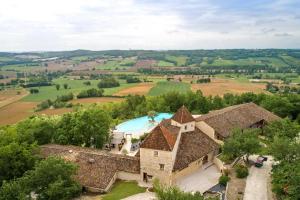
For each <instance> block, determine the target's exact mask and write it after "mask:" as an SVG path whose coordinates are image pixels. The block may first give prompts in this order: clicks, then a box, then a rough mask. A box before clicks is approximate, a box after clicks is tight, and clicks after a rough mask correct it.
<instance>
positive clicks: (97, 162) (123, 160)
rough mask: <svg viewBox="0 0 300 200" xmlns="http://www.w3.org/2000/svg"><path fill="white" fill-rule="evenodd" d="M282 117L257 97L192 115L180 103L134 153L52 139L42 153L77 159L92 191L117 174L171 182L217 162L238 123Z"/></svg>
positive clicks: (257, 124)
mask: <svg viewBox="0 0 300 200" xmlns="http://www.w3.org/2000/svg"><path fill="white" fill-rule="evenodd" d="M277 119H280V118H279V117H278V116H276V115H274V114H273V113H271V112H269V111H267V110H265V109H263V108H261V107H259V106H257V105H256V104H254V103H246V104H241V105H235V106H230V107H227V108H224V109H221V110H216V111H212V112H210V113H208V114H205V115H202V116H198V117H196V118H194V117H193V116H192V115H191V113H190V112H189V111H188V110H187V108H186V107H185V106H182V107H181V108H180V109H179V110H178V111H177V112H176V113H175V114H174V115H173V116H172V118H171V119H165V120H163V121H162V122H161V123H160V124H158V125H157V126H156V127H155V128H154V129H153V130H152V131H151V132H150V133H149V134H148V136H147V137H146V138H145V140H144V141H143V142H142V144H141V146H140V149H139V152H138V154H137V155H136V156H126V155H120V154H113V153H109V152H106V151H102V150H97V149H91V148H84V147H76V146H64V145H56V144H49V145H43V146H42V148H41V149H42V150H41V154H42V155H43V156H44V157H47V156H50V155H56V156H61V157H63V158H64V159H66V160H69V161H71V162H74V163H76V164H77V165H78V166H79V170H78V172H77V175H76V177H75V178H76V179H77V180H78V181H79V182H80V184H81V185H82V186H83V187H84V188H85V189H87V190H89V191H94V192H106V191H108V190H109V189H110V188H111V186H112V185H113V183H114V182H115V180H116V179H122V180H136V181H145V182H151V181H152V180H153V179H154V178H157V179H159V180H160V182H162V183H164V184H166V185H173V184H175V183H176V181H177V180H178V179H180V178H182V177H185V176H187V175H189V174H191V173H193V172H195V171H197V170H199V169H202V168H206V167H207V166H209V165H212V164H215V165H216V166H217V167H218V168H219V169H220V170H222V167H221V165H222V164H220V163H221V161H220V160H218V159H217V158H216V156H217V154H218V153H219V148H220V145H221V144H222V143H223V140H224V139H226V138H227V137H230V133H231V131H232V130H233V129H234V128H241V129H245V128H260V127H263V126H264V125H265V124H266V123H268V122H270V121H273V120H277Z"/></svg>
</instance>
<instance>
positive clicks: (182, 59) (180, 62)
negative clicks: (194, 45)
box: [166, 55, 187, 66]
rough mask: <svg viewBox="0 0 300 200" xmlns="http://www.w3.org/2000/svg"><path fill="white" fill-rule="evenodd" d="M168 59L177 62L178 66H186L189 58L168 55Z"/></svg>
mask: <svg viewBox="0 0 300 200" xmlns="http://www.w3.org/2000/svg"><path fill="white" fill-rule="evenodd" d="M166 59H167V60H171V61H175V62H176V66H184V65H185V64H186V61H187V57H185V56H170V55H168V56H166Z"/></svg>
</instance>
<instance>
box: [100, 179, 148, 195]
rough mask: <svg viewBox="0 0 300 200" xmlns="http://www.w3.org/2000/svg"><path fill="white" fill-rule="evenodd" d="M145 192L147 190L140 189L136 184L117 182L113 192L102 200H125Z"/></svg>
mask: <svg viewBox="0 0 300 200" xmlns="http://www.w3.org/2000/svg"><path fill="white" fill-rule="evenodd" d="M145 191H146V189H145V188H141V187H139V186H138V185H137V183H136V182H125V181H117V182H116V183H115V184H114V186H113V188H112V190H111V191H110V192H109V193H108V194H107V195H105V196H104V197H103V198H102V200H117V199H123V198H126V197H129V196H132V195H134V194H138V193H143V192H145Z"/></svg>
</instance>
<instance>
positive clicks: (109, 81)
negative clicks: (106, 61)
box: [98, 77, 120, 88]
mask: <svg viewBox="0 0 300 200" xmlns="http://www.w3.org/2000/svg"><path fill="white" fill-rule="evenodd" d="M119 86H120V83H119V82H118V81H117V80H116V79H115V78H113V77H105V78H103V79H102V80H101V81H100V82H99V83H98V87H99V88H112V87H119Z"/></svg>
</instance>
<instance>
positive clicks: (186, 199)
mask: <svg viewBox="0 0 300 200" xmlns="http://www.w3.org/2000/svg"><path fill="white" fill-rule="evenodd" d="M154 191H155V193H156V196H157V199H158V200H174V199H178V200H204V197H203V196H202V195H201V193H200V192H195V193H194V194H193V193H191V192H184V191H181V190H180V189H179V188H178V187H164V186H162V185H161V184H159V182H158V181H157V180H154ZM210 200H213V199H210Z"/></svg>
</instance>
